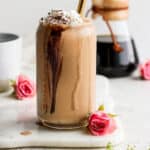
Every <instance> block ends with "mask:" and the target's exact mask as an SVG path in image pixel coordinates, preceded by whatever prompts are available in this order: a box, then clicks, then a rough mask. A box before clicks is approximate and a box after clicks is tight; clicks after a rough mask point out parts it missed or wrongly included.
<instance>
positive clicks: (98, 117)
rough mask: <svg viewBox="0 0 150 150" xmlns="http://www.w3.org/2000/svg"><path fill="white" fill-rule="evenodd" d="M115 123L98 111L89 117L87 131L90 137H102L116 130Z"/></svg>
mask: <svg viewBox="0 0 150 150" xmlns="http://www.w3.org/2000/svg"><path fill="white" fill-rule="evenodd" d="M116 128H117V126H116V122H115V120H114V119H113V118H111V117H110V116H109V115H108V114H106V113H104V112H102V111H98V112H96V113H94V114H92V115H91V116H90V117H89V125H88V129H89V131H90V132H91V134H92V135H95V136H102V135H106V134H110V133H112V132H114V131H115V130H116Z"/></svg>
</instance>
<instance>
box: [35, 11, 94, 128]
mask: <svg viewBox="0 0 150 150" xmlns="http://www.w3.org/2000/svg"><path fill="white" fill-rule="evenodd" d="M95 78H96V35H95V29H94V26H93V25H92V23H91V21H90V20H89V19H86V18H81V17H80V15H79V14H78V13H76V12H75V11H63V10H52V11H50V12H49V13H48V16H47V17H46V18H42V19H41V21H40V25H39V27H38V31H37V94H38V95H37V96H38V100H37V101H38V118H39V120H40V121H41V122H42V124H43V125H45V126H48V127H54V128H55V127H56V128H74V127H80V126H82V125H84V120H85V118H86V117H87V116H88V114H90V113H91V112H93V111H95Z"/></svg>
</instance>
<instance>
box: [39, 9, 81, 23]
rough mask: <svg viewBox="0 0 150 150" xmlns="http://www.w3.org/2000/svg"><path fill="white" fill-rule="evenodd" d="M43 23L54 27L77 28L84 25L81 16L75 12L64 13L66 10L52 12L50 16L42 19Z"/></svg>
mask: <svg viewBox="0 0 150 150" xmlns="http://www.w3.org/2000/svg"><path fill="white" fill-rule="evenodd" d="M41 21H42V22H43V23H46V24H52V25H62V24H64V25H68V26H77V25H81V24H82V23H83V19H82V18H81V16H80V15H79V14H78V13H77V12H76V11H74V10H71V11H64V10H51V11H50V12H49V13H48V16H47V17H45V18H42V19H41Z"/></svg>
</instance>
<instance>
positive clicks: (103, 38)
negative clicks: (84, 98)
mask: <svg viewBox="0 0 150 150" xmlns="http://www.w3.org/2000/svg"><path fill="white" fill-rule="evenodd" d="M90 10H92V17H93V18H96V19H95V24H96V28H97V74H103V75H106V76H107V77H122V76H128V75H130V74H131V73H132V72H133V71H134V70H135V69H136V68H137V66H138V64H139V58H138V54H137V49H136V46H135V42H134V39H133V38H132V36H131V35H130V33H129V31H128V25H127V18H128V1H127V0H117V1H115V0H104V1H103V2H102V1H101V0H93V6H92V8H91V9H90ZM100 16H101V17H100Z"/></svg>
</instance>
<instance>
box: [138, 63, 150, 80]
mask: <svg viewBox="0 0 150 150" xmlns="http://www.w3.org/2000/svg"><path fill="white" fill-rule="evenodd" d="M140 72H141V77H142V78H143V79H145V80H150V60H148V61H147V62H145V63H144V64H143V65H141V66H140Z"/></svg>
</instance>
